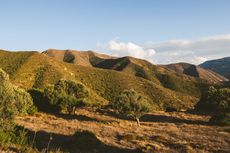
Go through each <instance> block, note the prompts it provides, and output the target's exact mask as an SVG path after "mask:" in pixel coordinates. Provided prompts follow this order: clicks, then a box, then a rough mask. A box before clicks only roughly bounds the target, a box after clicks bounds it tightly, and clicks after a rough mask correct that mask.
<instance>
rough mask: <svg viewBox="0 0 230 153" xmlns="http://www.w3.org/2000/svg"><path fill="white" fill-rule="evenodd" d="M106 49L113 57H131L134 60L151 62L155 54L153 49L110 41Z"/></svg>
mask: <svg viewBox="0 0 230 153" xmlns="http://www.w3.org/2000/svg"><path fill="white" fill-rule="evenodd" d="M107 49H108V50H110V51H111V53H112V55H114V56H133V57H136V58H141V59H147V60H149V61H151V62H152V60H153V57H154V55H155V53H156V52H155V50H154V49H144V48H143V47H141V46H139V45H137V44H134V43H131V42H128V43H123V42H118V41H115V40H111V41H110V42H109V43H108V45H107Z"/></svg>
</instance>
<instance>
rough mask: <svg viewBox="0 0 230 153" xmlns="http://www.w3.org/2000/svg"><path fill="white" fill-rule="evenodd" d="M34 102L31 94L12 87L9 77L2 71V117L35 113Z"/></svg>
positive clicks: (0, 91)
mask: <svg viewBox="0 0 230 153" xmlns="http://www.w3.org/2000/svg"><path fill="white" fill-rule="evenodd" d="M33 110H34V106H33V101H32V98H31V96H30V94H29V93H27V92H26V91H25V90H23V89H20V88H18V87H16V86H14V85H12V84H11V83H10V81H9V76H8V75H7V74H6V73H5V72H4V71H3V70H1V69H0V117H2V118H9V117H12V116H13V115H18V114H28V113H31V112H33Z"/></svg>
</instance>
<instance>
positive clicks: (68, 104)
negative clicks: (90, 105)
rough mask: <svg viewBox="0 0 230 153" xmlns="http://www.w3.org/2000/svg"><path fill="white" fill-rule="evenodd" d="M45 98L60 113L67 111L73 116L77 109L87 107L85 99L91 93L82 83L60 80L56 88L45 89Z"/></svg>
mask: <svg viewBox="0 0 230 153" xmlns="http://www.w3.org/2000/svg"><path fill="white" fill-rule="evenodd" d="M44 96H45V97H46V98H47V99H48V102H49V103H50V104H51V105H53V106H55V107H56V109H58V110H59V111H62V110H65V111H68V113H69V114H72V113H74V112H75V110H76V108H77V107H82V106H85V105H86V102H85V98H86V97H88V96H89V92H88V90H87V89H86V87H85V86H84V85H82V84H80V83H76V82H74V81H71V80H59V81H58V82H57V83H56V84H55V85H54V86H50V87H47V88H45V90H44Z"/></svg>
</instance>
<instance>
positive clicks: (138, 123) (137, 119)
mask: <svg viewBox="0 0 230 153" xmlns="http://www.w3.org/2000/svg"><path fill="white" fill-rule="evenodd" d="M136 121H137V125H138V126H141V124H140V120H139V118H138V117H136Z"/></svg>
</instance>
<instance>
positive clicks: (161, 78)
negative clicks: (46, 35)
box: [43, 49, 207, 97]
mask: <svg viewBox="0 0 230 153" xmlns="http://www.w3.org/2000/svg"><path fill="white" fill-rule="evenodd" d="M68 52H69V51H68V50H53V49H52V50H47V51H45V52H43V53H45V54H46V55H48V56H50V57H52V58H54V59H57V60H58V61H64V62H66V61H65V60H64V55H65V54H68ZM71 54H72V55H74V58H75V59H77V58H79V62H77V60H75V62H70V63H72V64H74V65H83V66H86V67H94V68H101V69H106V70H115V71H119V72H122V73H126V74H129V75H133V76H136V77H141V78H144V79H146V80H149V81H151V82H153V83H155V84H157V85H159V86H163V87H165V88H168V89H171V90H174V91H178V92H182V93H185V94H189V95H192V96H195V97H199V96H200V88H203V86H205V85H204V84H207V81H206V80H205V81H204V80H201V79H199V78H194V77H191V76H187V75H184V74H180V73H176V72H173V71H170V70H168V69H166V68H165V67H162V66H158V65H154V64H152V63H150V62H148V61H146V60H141V59H137V58H134V57H129V56H126V57H116V58H115V57H111V56H108V55H103V54H98V53H95V52H92V51H86V52H85V51H74V50H71ZM60 55H61V56H60ZM83 57H84V58H83ZM84 63H87V64H84Z"/></svg>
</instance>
